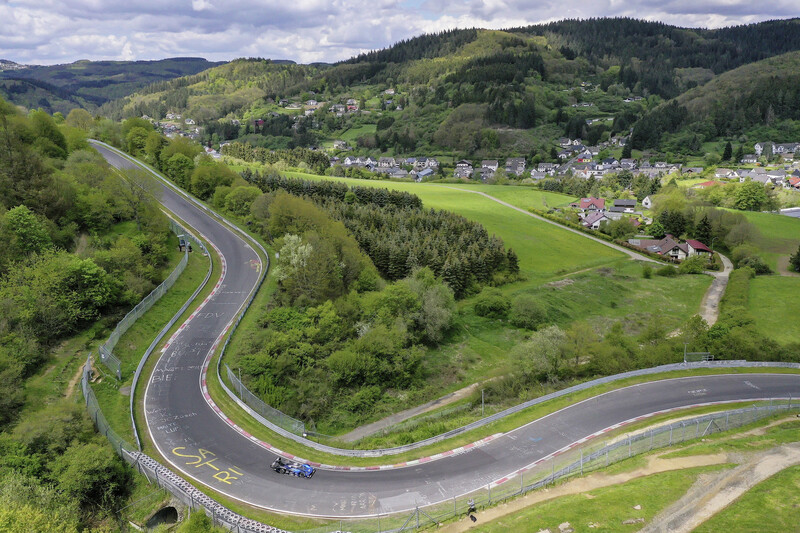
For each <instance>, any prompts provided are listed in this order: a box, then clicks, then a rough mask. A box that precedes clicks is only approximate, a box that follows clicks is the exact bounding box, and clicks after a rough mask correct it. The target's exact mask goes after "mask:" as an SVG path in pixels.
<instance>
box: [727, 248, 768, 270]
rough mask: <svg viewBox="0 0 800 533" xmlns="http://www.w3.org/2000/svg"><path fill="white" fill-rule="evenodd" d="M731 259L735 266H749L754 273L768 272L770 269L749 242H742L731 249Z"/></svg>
mask: <svg viewBox="0 0 800 533" xmlns="http://www.w3.org/2000/svg"><path fill="white" fill-rule="evenodd" d="M731 261H732V262H733V266H734V267H735V268H742V267H750V268H752V269H753V272H755V273H756V274H759V275H760V274H770V273H771V272H772V269H771V268H770V267H769V265H767V264H766V263H765V262H764V259H762V258H761V256H760V255H758V250H757V249H756V248H755V247H754V246H752V245H749V244H742V245H740V246H737V247H736V248H734V249H733V253H732V254H731Z"/></svg>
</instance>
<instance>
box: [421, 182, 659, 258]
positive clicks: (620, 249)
mask: <svg viewBox="0 0 800 533" xmlns="http://www.w3.org/2000/svg"><path fill="white" fill-rule="evenodd" d="M436 187H444V188H445V189H451V190H454V191H461V192H468V193H472V194H478V195H480V196H483V197H485V198H488V199H489V200H491V201H493V202H497V203H498V204H500V205H504V206H506V207H508V208H510V209H513V210H515V211H519V212H520V213H522V214H523V215H528V216H529V217H532V218H535V219H537V220H541V221H542V222H547V223H548V224H551V225H553V226H556V227H557V228H561V229H563V230H565V231H571V232H572V233H575V234H576V235H580V236H581V237H585V238H587V239H591V240H593V241H595V242H599V243H600V244H602V245H604V246H608V247H609V248H613V249H614V250H617V251H618V252H622V253H624V254H626V255H628V256H629V257H630V258H631V259H636V260H639V261H649V262H650V263H656V264H659V265H660V264H663V263H661V262H660V261H656V260H655V259H652V258H650V257H647V256H646V255H644V254H640V253H638V252H634V251H633V250H630V249H628V248H625V247H624V246H620V245H618V244H614V243H611V242H608V241H605V240H603V239H600V238H598V237H592V236H591V235H588V234H586V233H584V232H582V231H578V230H576V229H573V228H570V227H567V226H562V225H561V224H559V223H558V222H553V221H552V220H549V219H547V218H544V217H542V216H539V215H537V214H535V213H531V212H530V211H526V210H525V209H522V208H521V207H517V206H515V205H512V204H509V203H508V202H504V201H503V200H500V199H499V198H495V197H494V196H491V195H489V194H486V193H485V192H481V191H472V190H469V189H460V188H458V187H449V186H447V185H436Z"/></svg>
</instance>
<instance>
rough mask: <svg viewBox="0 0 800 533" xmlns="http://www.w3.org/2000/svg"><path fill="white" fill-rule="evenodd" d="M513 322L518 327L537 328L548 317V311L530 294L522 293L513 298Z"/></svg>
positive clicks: (511, 313) (511, 314)
mask: <svg viewBox="0 0 800 533" xmlns="http://www.w3.org/2000/svg"><path fill="white" fill-rule="evenodd" d="M510 317H511V323H512V324H514V325H515V326H517V327H518V328H527V329H536V328H537V327H538V326H539V325H541V324H543V323H544V321H545V320H546V319H547V311H546V309H545V308H544V306H543V305H542V304H541V303H539V301H538V300H537V299H536V298H535V297H534V296H532V295H530V294H520V295H517V296H515V297H514V299H513V300H511V311H510Z"/></svg>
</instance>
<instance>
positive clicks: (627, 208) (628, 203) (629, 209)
mask: <svg viewBox="0 0 800 533" xmlns="http://www.w3.org/2000/svg"><path fill="white" fill-rule="evenodd" d="M614 207H618V208H621V209H622V212H623V213H633V212H634V211H635V210H636V200H614Z"/></svg>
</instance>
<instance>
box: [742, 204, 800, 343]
mask: <svg viewBox="0 0 800 533" xmlns="http://www.w3.org/2000/svg"><path fill="white" fill-rule="evenodd" d="M787 218H788V217H787ZM748 307H749V311H750V314H751V315H752V316H753V319H754V320H755V322H756V326H757V327H758V329H759V330H760V331H761V332H762V333H764V334H765V335H768V336H769V337H771V338H772V339H773V340H775V341H777V342H779V343H782V344H787V343H789V342H800V320H798V319H797V317H800V278H789V277H783V276H758V277H756V278H755V279H753V280H751V281H750V295H749V303H748Z"/></svg>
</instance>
